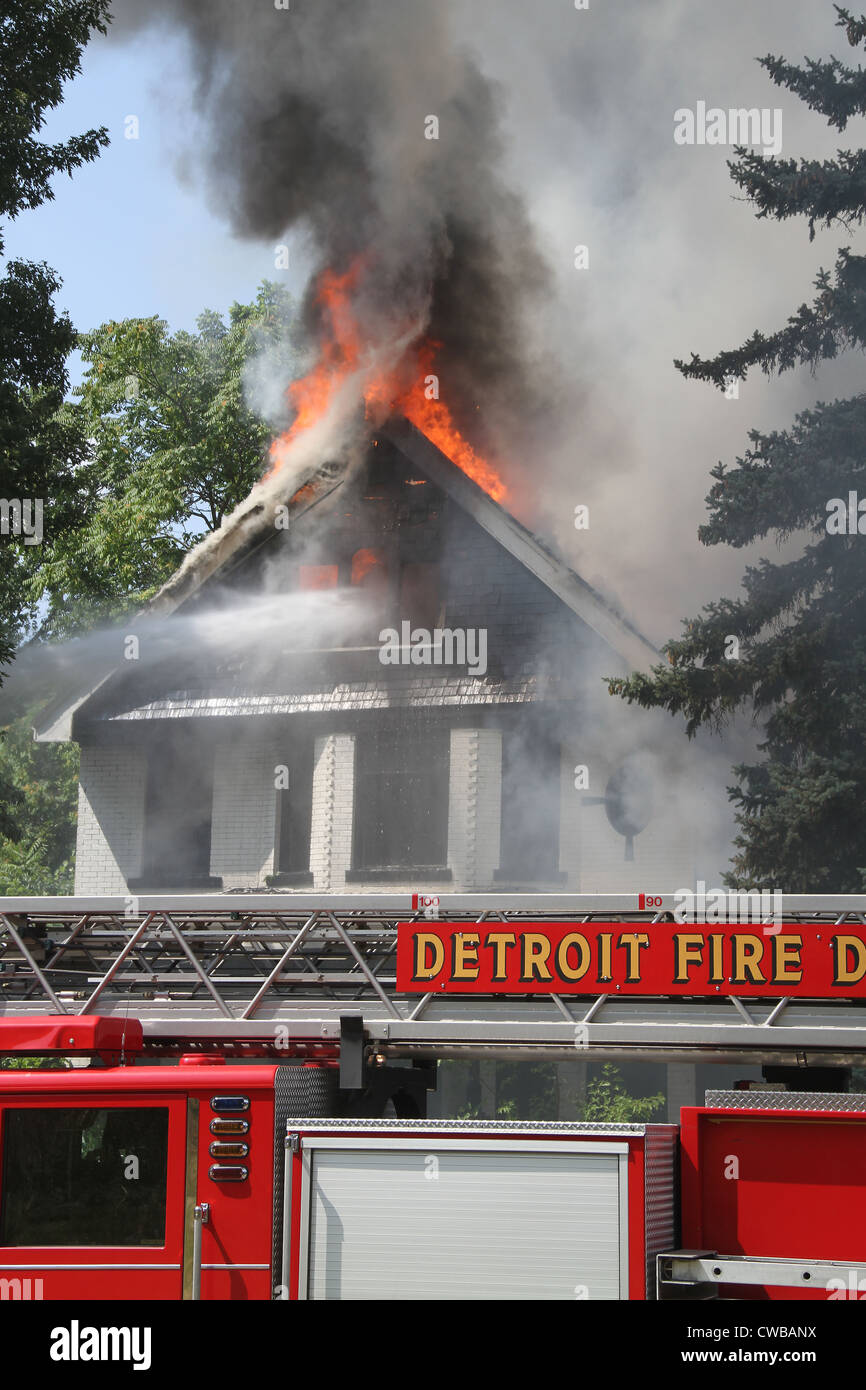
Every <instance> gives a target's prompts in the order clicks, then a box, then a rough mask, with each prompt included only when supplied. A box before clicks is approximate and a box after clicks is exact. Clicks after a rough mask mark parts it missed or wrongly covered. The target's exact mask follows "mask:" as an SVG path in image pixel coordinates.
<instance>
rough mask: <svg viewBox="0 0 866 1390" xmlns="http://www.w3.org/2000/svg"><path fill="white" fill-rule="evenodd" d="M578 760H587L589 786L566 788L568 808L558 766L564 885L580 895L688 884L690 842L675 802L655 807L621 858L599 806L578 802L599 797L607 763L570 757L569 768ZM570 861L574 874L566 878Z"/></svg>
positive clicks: (618, 840)
mask: <svg viewBox="0 0 866 1390" xmlns="http://www.w3.org/2000/svg"><path fill="white" fill-rule="evenodd" d="M579 761H583V762H588V766H589V777H590V785H589V787H588V789H587V790H586V791H585V792H581V791H572V793H571V796H572V797H573V798H574V803H575V804H574V808H568V791H567V788H566V777H565V769H564V768H563V776H562V796H563V811H564V812H565V811H566V810H567V814H568V817H569V821H570V822H571V828H570V830H569V832H568V833H569V836H570V837H571V838H570V842H569V843H567V842H566V840H565V822H563V839H562V842H561V846H560V862H561V864H562V867H563V869H565V868H568V870H569V882H568V886H569V888H571V889H573V890H574V891H579V892H581V893H630V892H635V893H641V892H643V893H653V892H664V893H672V892H675V891H676V890H677V889H678V888H686V887H689V886H690V885H691V884H692V883H693V881H694V878H695V843H694V837H693V835H692V833H691V832H690V828H689V827H688V826H685V825H684V824H683V823H682V822H683V820H684V819H685V818H684V817H682V816H678V815H677V808H676V803H675V800H674V801H673V802H672V804H671V806H670V807H668V808H665V807H664V806H663V805H658V806H656V808H655V809H654V812H653V817H652V820H651V821H650V823H649V825H648V826H647V828H646V830H643V831H641V833H640V834H639V835H636V836H635V839H634V859H633V860H627V859H626V857H625V848H626V842H625V839H624V838H623V836H622V835H618V834H617V832H616V831H615V830H614V829H613V826H612V825H611V824H610V822H609V821H608V818H607V815H606V814H605V809H604V806H602V805H595V806H591V805H586V804H583V805H582V804H581V798H582V797H585V796H604V789H605V787H606V785H607V780H608V777H609V776H610V774H611V772H612V771H613V764H608V763H606V762H604V761H602V760H600V759H592V758H590V759H586V758H584V759H578V758H575V759H574V761H573V763H572V768H573V767H574V764H575V763H577V762H579ZM571 785H572V786H573V785H574V780H573V778H572V782H571ZM575 821H576V822H577V828H576V829H575V828H574V822H575ZM566 856H568V858H569V862H568V864H566V863H565V859H566ZM575 864H577V865H579V874H577V873H575V877H574V878H572V874H573V873H574V872H575V869H574V866H575Z"/></svg>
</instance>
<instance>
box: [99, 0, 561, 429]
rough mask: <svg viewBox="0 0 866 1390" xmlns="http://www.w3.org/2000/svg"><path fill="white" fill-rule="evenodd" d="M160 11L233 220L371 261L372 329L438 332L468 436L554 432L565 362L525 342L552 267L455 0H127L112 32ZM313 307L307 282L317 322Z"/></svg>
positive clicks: (445, 375) (337, 256)
mask: <svg viewBox="0 0 866 1390" xmlns="http://www.w3.org/2000/svg"><path fill="white" fill-rule="evenodd" d="M154 23H159V24H168V25H169V26H171V27H173V28H174V29H175V30H177V31H180V32H182V33H183V34H185V35H186V37H187V38H188V40H189V42H190V53H191V61H192V64H193V74H192V75H193V78H194V82H195V92H196V104H197V106H198V109H199V112H200V115H201V118H202V119H201V122H200V128H201V130H202V131H203V132H204V133H205V146H204V148H203V149H201V150H200V152H199V153H200V159H201V164H202V166H203V169H204V172H205V175H206V179H207V184H208V187H209V192H210V195H211V198H212V200H213V202H214V204H215V205H216V206H217V207H218V208H219V210H220V211H221V212H222V213H223V214H224V215H225V217H226V218H227V219H228V221H229V223H230V225H231V227H232V229H233V230H234V231H235V232H236V233H238V234H241V235H245V236H249V237H254V238H260V239H262V240H267V241H275V240H276V241H279V239H280V238H281V237H282V236H283V235H284V234H285V233H286V232H288V231H289V230H290V229H297V230H300V231H302V232H306V233H307V234H308V235H309V238H310V241H311V243H312V245H313V246H314V248H315V251H316V255H317V257H318V260H319V263H320V265H322V266H324V265H328V266H331V267H333V268H335V269H337V270H340V271H342V270H345V269H346V268H347V267H348V266H349V265H350V264H351V263H352V261H353V259H354V258H355V257H356V256H357V255H359V254H362V255H365V256H366V257H368V260H367V262H366V264H367V267H368V268H367V270H366V272H365V275H364V281H363V288H362V292H361V307H362V313H363V316H364V320H365V329H366V331H367V333H368V334H369V335H370V336H371V338H372V339H373V340H377V339H378V340H380V341H383V340H387V338H388V335H389V334H390V335H391V337H393V336H394V335H395V334H396V333H398V332H400V331H401V330H404V329H405V326H406V324H407V323H409V322H417V323H419V325H420V326H421V327H422V328H423V329H424V330H425V331H427V332H429V333H430V335H431V336H432V337H433V338H434V339H435V340H436V341H437V342H439V343H441V344H442V350H441V353H440V354H439V355H438V357H437V369H439V370H440V377H441V385H440V389H441V392H442V397H443V399H444V400H445V401H446V402H447V404H448V405H449V407H450V408H451V409H452V411H453V413H454V415H455V418H456V419H457V421H458V423H459V424H460V425H461V426H462V427H463V428H465V429H467V431H468V432H469V433H470V437H474V440H475V441H476V442H477V443H479V444H480V445H481V446H482V447H485V446H487V447H494V448H495V447H496V444H497V441H499V442H500V443H502V442H504V441H508V442H509V444H510V446H511V449H512V450H513V449H514V447H515V444H520V445H522V446H523V447H524V448H525V447H527V446H528V445H529V444H530V441H531V439H532V437H533V433H534V429H535V427H536V426H539V425H541V424H543V426H544V429H545V431H546V432H547V433H548V434H549V431H550V427H551V419H550V407H551V402H552V401H553V400H554V399H555V395H556V383H555V380H554V374H553V371H552V368H551V364H550V362H545V363H544V364H543V366H542V365H540V364H539V363H538V362H537V360H535V359H534V355H533V353H532V351H531V350H530V349H528V347H527V342H528V339H529V334H528V324H529V320H530V317H531V316H532V315H533V314H536V315H537V312H538V308H539V305H540V304H543V298H544V294H545V291H546V288H547V273H546V270H545V267H544V264H543V261H542V258H541V256H540V255H539V252H538V250H537V248H536V245H535V241H534V237H533V232H532V228H531V224H530V221H529V218H528V215H527V211H526V208H525V206H524V205H523V202H522V201H521V199H520V197H519V196H518V195H517V194H516V193H515V192H514V191H513V190H512V189H510V188H509V187H508V185H507V183H506V181H505V179H504V177H503V175H502V172H501V170H502V159H503V153H504V148H503V133H502V132H503V121H502V117H503V112H504V105H503V103H504V97H503V93H502V91H501V90H500V89H499V88H498V87H497V86H496V84H495V83H493V82H491V81H490V80H488V78H487V77H486V76H485V75H484V74H483V72H482V71H481V67H480V65H479V62H478V60H477V58H476V57H475V56H473V54H472V53H471V52H470V51H468V50H467V49H465V48H463V47H461V46H460V45H458V44H457V43H456V41H455V39H454V35H453V29H452V26H451V24H450V22H449V4H448V3H447V2H446V3H443V0H435V3H434V0H291V8H289V9H277V8H275V5H274V3H273V0H207V3H203V0H147V3H146V4H143V3H142V0H118V3H117V4H116V6H115V23H114V25H113V27H112V36H113V37H114V38H122V37H129V36H130V35H132V34H134V33H135V31H136V30H138V29H140V28H142V27H143V26H145V25H149V24H154ZM431 116H434V117H436V118H437V119H438V123H439V125H438V139H428V138H426V132H428V131H429V130H430V129H431V123H430V121H429V119H428V118H429V117H431ZM192 153H193V154H195V150H193V151H192ZM317 312H318V311H317V309H316V306H315V304H314V302H313V298H312V290H311V291H310V293H309V294H308V296H307V303H306V305H305V306H304V317H305V321H306V324H307V326H308V328H309V329H311V330H313V329H314V327H315V318H316V314H317Z"/></svg>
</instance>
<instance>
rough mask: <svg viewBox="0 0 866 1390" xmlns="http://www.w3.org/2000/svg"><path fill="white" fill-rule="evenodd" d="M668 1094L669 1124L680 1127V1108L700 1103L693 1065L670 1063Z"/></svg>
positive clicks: (668, 1068)
mask: <svg viewBox="0 0 866 1390" xmlns="http://www.w3.org/2000/svg"><path fill="white" fill-rule="evenodd" d="M667 1092H668V1123H669V1124H674V1125H678V1124H679V1122H680V1107H681V1106H683V1105H697V1103H698V1078H697V1072H696V1071H695V1068H694V1065H693V1063H691V1062H668V1064H667Z"/></svg>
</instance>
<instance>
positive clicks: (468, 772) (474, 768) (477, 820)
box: [448, 729, 502, 892]
mask: <svg viewBox="0 0 866 1390" xmlns="http://www.w3.org/2000/svg"><path fill="white" fill-rule="evenodd" d="M448 790H449V797H448V865H449V868H450V869H451V872H452V874H453V882H452V884H451V885H450V886H451V891H452V892H461V891H472V890H477V889H492V888H493V871H494V869H498V868H499V824H500V813H501V801H502V735H501V733H500V732H499V730H498V729H452V730H451V773H450V778H449V789H448Z"/></svg>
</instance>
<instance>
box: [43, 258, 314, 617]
mask: <svg viewBox="0 0 866 1390" xmlns="http://www.w3.org/2000/svg"><path fill="white" fill-rule="evenodd" d="M292 317H293V304H292V300H291V297H290V296H289V295H288V293H287V292H286V291H285V290H284V289H282V288H281V287H279V286H277V285H274V284H269V283H267V282H266V283H265V284H263V285H262V286H261V288H260V289H259V292H258V295H257V297H256V299H255V300H254V302H253V303H252V304H233V305H232V306H231V308H230V310H229V313H228V319H227V321H226V320H225V319H224V318H222V317H221V316H220V315H219V314H217V313H215V312H214V311H212V310H206V311H205V312H204V313H203V314H201V315H200V317H199V318H198V320H197V330H198V331H197V332H195V333H189V332H185V331H181V332H177V333H172V332H170V330H169V327H168V325H167V324H166V323H165V322H164V321H163V320H162V319H159V318H147V319H126V320H123V321H121V322H117V323H114V322H112V323H107V324H103V325H102V326H101V327H100V328H98V329H96V331H95V332H92V333H87V334H83V335H82V338H81V351H82V355H83V358H84V361H85V363H86V364H88V365H87V371H86V374H85V378H84V382H83V385H82V386H81V388H80V389H79V391H78V393H77V394H78V396H79V401H78V402H77V403H76V405H75V406H74V407H72V408H71V413H74V414H75V415H76V418H77V420H78V422H79V426H80V428H81V429H82V431H83V432H84V433H85V434H86V435H87V437H88V438H89V440H90V441H91V445H90V456H89V458H88V460H87V461H86V463H85V464H84V465H83V466H82V467H81V468H80V469H79V470H78V474H77V481H78V485H79V488H80V490H81V492H82V494H83V495H84V497H85V498H86V505H85V508H84V519H83V520H82V522H81V523H80V524H78V525H73V526H69V527H67V528H65V529H63V530H58V531H56V532H53V533H52V534H51V535H50V536H47V537H46V539H45V542H44V543H43V545H42V546H41V547H39V554H38V555H36V554H34V555H32V557H31V560H30V565H31V573H30V576H29V583H28V599H29V602H30V603H31V604H33V605H36V604H37V603H39V602H40V601H41V602H42V604H43V609H44V616H43V619H42V624H41V629H40V631H41V633H42V634H43V635H50V636H66V635H69V634H70V633H72V632H75V631H80V630H82V629H86V628H87V627H89V626H92V625H93V624H94V623H95V622H96V621H98V620H101V619H106V618H110V617H114V616H116V615H118V614H120V613H122V612H124V611H127V610H128V609H130V608H133V607H136V606H138V605H139V604H141V603H142V602H143V601H144V600H146V599H148V598H149V597H151V596H152V595H153V594H154V593H155V592H156V590H157V589H158V588H159V587H160V586H161V585H162V584H163V583H164V582H165V581H166V580H167V579H168V578H169V577H170V576H171V574H172V573H173V572H174V570H175V569H176V568H177V566H178V565H179V564H180V563H181V561H182V559H183V557H184V555H185V554H186V553H187V551H188V550H190V549H191V548H192V546H193V545H194V544H195V543H196V542H197V541H199V540H201V538H202V536H203V535H204V534H206V533H207V532H209V531H213V530H216V529H217V528H218V527H219V525H220V524H221V522H222V520H223V518H224V517H225V516H226V515H227V514H228V513H229V512H230V511H231V510H232V509H233V508H234V507H235V506H236V505H237V504H238V503H239V502H240V501H242V500H243V499H244V498H245V497H246V496H247V494H248V493H249V491H250V488H251V487H252V486H253V484H254V483H255V482H256V481H257V479H258V478H260V477H261V474H262V472H263V469H264V465H265V462H266V457H267V449H268V445H269V442H270V440H271V437H272V429H271V427H270V426H269V425H268V424H267V423H266V422H265V421H264V420H263V419H262V418H261V417H260V416H259V415H257V414H255V413H254V412H253V410H251V409H250V407H249V406H248V405H247V403H246V398H245V391H244V386H245V378H246V375H247V372H248V370H249V369H250V366H251V363H252V359H253V358H255V357H257V356H258V355H259V354H262V353H263V352H267V354H268V370H269V371H270V372H271V373H272V374H273V375H274V376H275V377H276V378H277V379H280V380H282V381H288V380H290V379H291V376H292V371H293V366H294V355H293V349H292V347H291V345H290V342H291V327H292Z"/></svg>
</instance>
